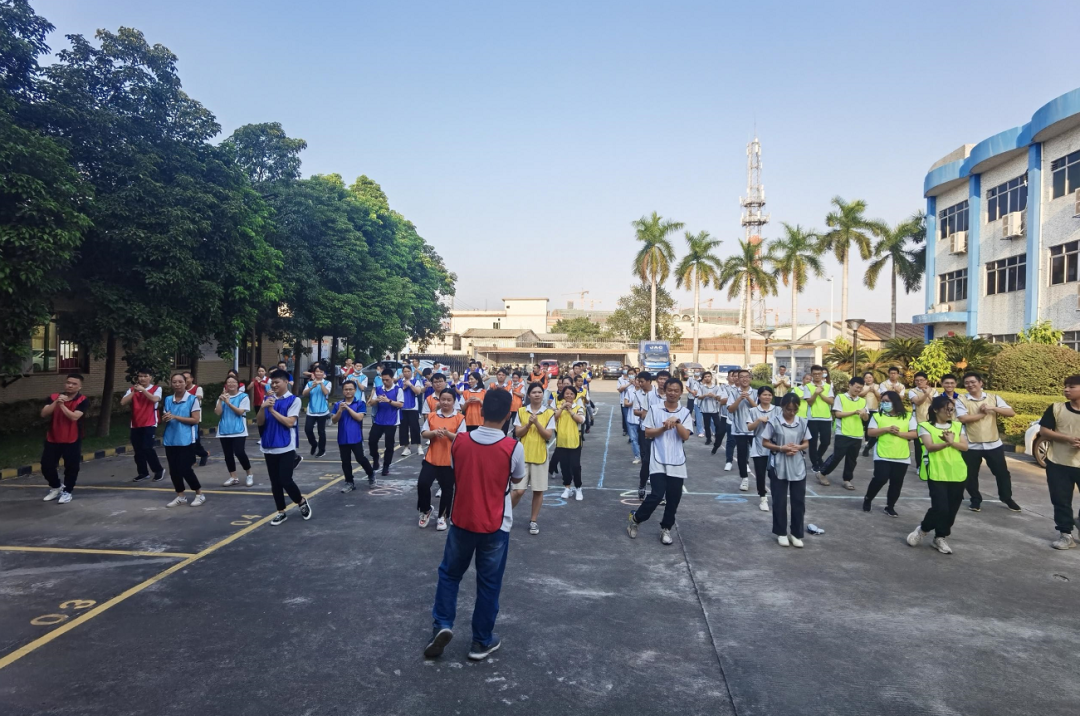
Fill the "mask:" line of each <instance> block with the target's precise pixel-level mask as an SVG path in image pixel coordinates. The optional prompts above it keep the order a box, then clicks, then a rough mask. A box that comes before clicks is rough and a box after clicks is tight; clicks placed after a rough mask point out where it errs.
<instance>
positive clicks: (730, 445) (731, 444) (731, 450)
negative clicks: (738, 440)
mask: <svg viewBox="0 0 1080 716" xmlns="http://www.w3.org/2000/svg"><path fill="white" fill-rule="evenodd" d="M732 421H733V418H732V417H731V416H728V423H727V432H726V434H727V448H726V449H727V461H728V462H731V458H733V457H734V456H735V439H734V438H733V436H732V435H731V423H732Z"/></svg>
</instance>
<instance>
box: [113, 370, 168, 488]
mask: <svg viewBox="0 0 1080 716" xmlns="http://www.w3.org/2000/svg"><path fill="white" fill-rule="evenodd" d="M163 399H164V394H163V393H162V392H161V386H160V385H154V377H153V376H152V375H151V374H150V371H148V370H139V371H138V372H137V373H136V374H135V382H134V383H133V384H132V386H131V387H130V388H128V391H127V392H126V393H124V397H123V398H121V399H120V405H130V406H131V433H130V438H129V440H130V441H131V447H132V449H133V450H134V451H135V469H136V470H138V473H137V474H136V475H135V479H134V480H132V482H142V481H143V480H149V479H150V473H151V472H153V473H154V482H161V481H162V480H163V479H164V478H165V469H164V468H162V467H161V461H160V460H159V459H158V456H157V452H156V451H155V450H154V434H155V433H156V432H157V426H158V408H159V407H160V403H161V401H162V400H163Z"/></svg>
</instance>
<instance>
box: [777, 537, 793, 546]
mask: <svg viewBox="0 0 1080 716" xmlns="http://www.w3.org/2000/svg"><path fill="white" fill-rule="evenodd" d="M776 542H777V544H779V545H780V546H781V547H790V546H791V542H790V541H789V540H788V536H787V535H779V536H777V538H776Z"/></svg>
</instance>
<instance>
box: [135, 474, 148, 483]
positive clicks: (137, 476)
mask: <svg viewBox="0 0 1080 716" xmlns="http://www.w3.org/2000/svg"><path fill="white" fill-rule="evenodd" d="M149 479H150V476H149V475H136V476H135V479H134V480H132V482H142V481H143V480H149Z"/></svg>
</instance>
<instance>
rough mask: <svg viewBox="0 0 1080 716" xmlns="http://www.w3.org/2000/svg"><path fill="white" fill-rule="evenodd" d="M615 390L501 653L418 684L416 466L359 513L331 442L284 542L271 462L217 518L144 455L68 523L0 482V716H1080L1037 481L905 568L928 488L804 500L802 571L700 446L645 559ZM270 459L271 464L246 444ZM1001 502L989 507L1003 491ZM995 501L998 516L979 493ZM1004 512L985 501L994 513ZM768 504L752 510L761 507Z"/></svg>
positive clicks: (433, 547) (1066, 590)
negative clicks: (665, 536) (155, 472)
mask: <svg viewBox="0 0 1080 716" xmlns="http://www.w3.org/2000/svg"><path fill="white" fill-rule="evenodd" d="M612 391H613V383H606V384H599V385H598V387H597V389H596V399H597V401H598V402H601V403H604V405H603V406H602V412H601V414H600V416H599V418H598V421H597V425H596V426H595V427H594V428H593V431H592V434H591V435H589V437H588V440H587V442H586V444H585V449H584V454H583V465H584V478H585V485H586V490H585V500H584V501H583V502H576V501H570V502H569V503H566V502H565V501H563V500H562V499H560V498H559V488H557V487H553V488H552V489H551V490H550V491H549V492H548V494H547V495H546V497H545V505H544V508H543V511H542V512H541V515H540V525H541V533H540V534H539V535H537V536H530V535H529V534H528V532H527V526H528V524H527V523H528V512H527V505H528V503H527V501H526V502H525V504H521V505H519V506H518V508H517V511H516V514H515V518H516V521H515V524H514V529H513V532H512V536H511V545H510V556H509V562H508V566H507V570H506V577H505V582H504V586H503V593H502V599H501V607H502V610H501V613H500V615H499V621H498V625H497V630H498V632H499V633H500V635H501V636H502V638H503V647H502V649H501V650H500V651H499V652H497V653H496V654H495V655H494V656H493V657H492V658H490V659H489V660H488V661H487V662H484V663H479V664H476V663H471V662H469V661H468V660H467V659H465V653H466V651H467V649H468V646H469V615H470V614H471V610H472V603H473V594H474V587H473V583H472V577H471V573H470V575H467V576H466V579H465V580H464V583H463V588H462V591H461V600H460V603H459V619H458V624H457V628H456V637H455V639H454V641H453V642H452V643H451V645H450V646H449V648H448V650H447V652H446V654H444V656H443V657H442V658H441V659H439V660H436V661H425V660H424V659H423V658H422V656H421V650H422V648H423V646H424V643H425V641H426V639H427V637H428V636H429V634H430V627H431V619H430V611H431V602H432V597H433V595H434V591H435V583H436V570H437V567H438V564H439V560H440V558H441V554H442V544H443V540H444V536H443V534H442V533H439V532H436V531H435V529H434V524H432V526H430V527H429V528H428V529H426V530H419V529H417V527H416V512H415V507H416V505H415V500H416V495H415V487H414V481H415V478H416V475H417V473H418V471H419V459H418V458H417V457H416V456H415V455H414V456H411V457H408V458H405V459H403V460H402V461H401V462H400V463H395V464H394V465H393V467H392V468H391V476H390V478H389V479H388V480H386V482H385V483H384V486H383V487H382V488H381V489H378V490H375V491H373V492H369V491H367V490H366V489H364V488H363V487H361V489H360V490H358V491H357V492H354V493H351V494H347V495H342V494H340V493H339V492H338V490H339V487H340V481H341V478H340V474H341V473H340V465H339V464H338V463H337V461H336V459H333V460H332V459H330V458H331V457H336V455H337V450H336V444H335V443H333V441H332V438H331V448H330V450H329V452H328V454H327V458H326V459H323V460H314V459H311V458H307V459H305V461H304V463H303V465H302V466H301V468H300V470H299V471H298V480H297V481H298V483H299V484H300V486H301V489H303V490H304V491H305V493H307V494H308V495H310V496H312V497H311V503H312V506H313V510H314V515H313V519H312V520H311V521H308V522H304V521H302V520H301V519H300V518H299V515H298V514H296V513H295V512H291V513H290V515H291V517H290V519H289V520H288V522H286V523H285V524H284V525H282V526H280V527H270V526H269V525H267V524H266V521H267V519H268V517H269V516H270V515H271V514H272V513H273V503H272V500H271V497H270V496H269V485H268V484H267V481H266V478H265V472H264V471H263V469H262V465H261V463H260V462H256V463H255V474H256V485H255V486H254V487H253V488H250V489H248V488H240V489H237V488H222V487H220V483H221V481H222V480H223V479H224V478H225V476H226V473H225V469H224V465H223V463H222V461H221V460H220V458H218V457H216V456H217V455H219V454H220V453H219V451H218V450H215V449H214V448H216V441H215V440H212V439H209V440H205V442H206V445H207V447H209V448H211V450H212V453H213V454H214V455H215V459H213V460H212V461H211V463H210V465H208V466H207V467H205V468H201V469H198V470H197V472H198V474H199V477H200V479H202V480H203V481H204V483H205V485H206V486H207V488H208V489H209V490H210V492H209V494H208V500H207V502H206V504H205V505H203V506H202V507H199V508H190V507H184V508H178V509H168V510H167V509H165V503H166V502H167V501H168V500H169V499H170V498H171V490H170V489H169V484H170V483H169V482H168V481H166V482H164V483H151V484H150V485H146V484H145V483H143V484H139V485H133V484H132V483H131V482H130V478H131V477H132V476H133V474H134V471H133V465H132V461H131V458H130V457H115V458H108V459H105V460H99V461H95V462H91V463H86V464H84V465H83V472H82V474H81V476H80V483H79V488H78V489H77V491H76V493H75V499H74V500H73V501H72V502H71V504H69V505H63V506H61V505H57V504H56V503H45V502H42V501H41V497H42V496H43V495H44V492H45V489H44V487H43V481H42V480H41V478H40V477H29V478H19V479H16V480H6V481H4V482H3V483H0V713H3V714H4V716H22V715H23V714H78V715H80V716H91V715H95V714H102V715H106V714H107V715H108V716H120V715H122V714H190V713H200V714H207V715H213V714H231V715H232V714H260V715H262V714H267V713H270V714H380V715H383V714H414V713H417V712H418V711H422V710H431V711H433V712H437V713H452V714H474V713H481V712H493V713H504V712H505V713H513V712H519V713H526V714H535V715H538V716H542V715H546V714H558V715H560V716H562V715H564V714H567V713H574V714H578V713H581V714H615V713H627V712H641V713H678V714H687V715H689V714H739V715H740V716H750V715H753V714H762V715H766V714H767V715H770V716H776V715H782V714H813V715H815V716H821V715H824V714H843V715H845V716H849V715H851V714H898V715H904V716H909V715H911V714H964V715H965V716H970V715H973V714H1005V713H1011V714H1040V715H1042V716H1052V715H1056V714H1062V715H1064V714H1075V713H1076V712H1077V709H1078V708H1080V678H1077V670H1076V668H1077V663H1078V662H1077V656H1078V655H1080V620H1078V619H1077V614H1078V610H1080V591H1078V590H1080V550H1075V551H1071V552H1064V553H1063V552H1056V551H1054V550H1051V549H1050V548H1049V542H1050V540H1051V539H1052V538H1053V537H1054V529H1053V522H1052V520H1051V517H1050V516H1051V508H1050V503H1049V498H1048V496H1047V494H1046V487H1045V483H1044V479H1043V477H1042V474H1041V472H1040V471H1038V470H1037V469H1035V468H1034V467H1033V465H1032V464H1031V463H1030V462H1027V461H1026V460H1024V459H1019V460H1010V462H1009V465H1010V468H1011V469H1012V473H1013V481H1014V486H1015V492H1016V499H1017V501H1018V502H1019V503H1020V504H1021V505H1022V506H1023V507H1024V512H1022V513H1020V514H1014V513H1011V512H1009V511H1008V510H1006V509H1005V508H1004V507H1001V506H1000V505H999V504H998V503H996V502H994V501H993V500H992V499H991V496H990V494H987V501H986V503H985V504H984V507H983V511H982V512H981V513H979V514H975V513H972V512H969V511H968V510H967V509H966V507H965V508H964V509H962V510H961V513H960V515H959V517H958V519H957V524H956V526H955V528H954V532H953V537H952V538H951V539H950V543H951V544H952V546H953V548H954V550H955V554H953V555H951V556H945V555H941V554H938V553H937V552H936V551H934V550H932V549H931V548H929V547H928V546H923V547H920V548H917V549H912V548H910V547H908V546H907V545H906V544H905V543H904V536H905V535H906V534H907V533H908V532H910V531H911V529H912V528H913V527H914V526H915V524H916V523H917V522H918V520H919V519H920V518H921V516H922V514H923V512H924V510H925V509H926V507H927V505H928V500H927V499H926V490H925V487H924V486H923V485H922V484H921V483H920V481H919V480H918V479H917V477H915V476H914V474H913V472H912V473H909V476H908V481H907V483H906V485H905V490H904V496H903V499H902V500H901V501H900V503H899V504H898V507H897V509H898V511H899V512H900V513H901V516H900V518H899V519H892V518H890V517H888V516H886V515H884V514H882V513H881V511H880V508H881V507H882V506H883V499H884V498H883V496H881V497H879V498H878V500H877V504H876V505H875V508H876V509H875V511H874V512H872V513H869V514H867V513H863V512H862V511H861V510H860V504H861V496H862V491H863V490H864V489H865V486H866V483H867V481H868V479H869V472H870V460H868V459H865V460H861V461H860V463H859V467H858V473H857V477H856V481H855V482H856V485H857V487H858V490H857V491H856V492H855V493H850V492H847V491H845V490H843V489H842V488H840V487H839V486H837V485H836V484H835V483H834V486H832V487H828V488H823V487H820V486H817V485H815V484H813V483H811V486H812V494H810V496H809V497H808V506H807V520H808V522H813V523H815V524H817V525H819V526H821V527H823V528H824V529H825V534H824V535H821V536H817V537H813V536H808V537H807V539H806V548H805V549H802V550H796V549H794V548H788V549H784V548H781V547H779V546H778V545H777V544H776V543H775V541H774V539H773V538H772V535H771V516H770V515H769V514H766V513H763V512H761V511H759V509H758V505H757V499H756V497H755V496H754V495H753V493H752V492H751V493H741V492H739V491H738V477H737V472H734V471H733V472H730V473H726V472H724V471H723V463H722V460H721V455H719V454H718V455H716V456H713V457H710V456H709V454H708V449H707V448H706V447H705V446H704V445H703V443H704V441H703V440H701V439H698V438H696V437H694V438H692V439H691V441H690V444H689V447H688V461H689V464H690V466H691V467H690V473H691V477H690V479H689V480H688V481H687V486H688V490H689V492H688V494H687V495H686V496H685V498H684V499H683V501H682V506H681V507H680V510H679V521H678V525H677V529H676V530H675V536H676V540H675V544H674V545H672V546H670V547H665V546H663V545H661V544H660V541H659V538H658V530H659V526H658V522H659V515H657V518H656V519H654V520H653V521H651V522H649V523H647V524H646V525H645V526H643V528H642V530H641V535H640V536H639V538H638V539H637V540H636V541H631V540H630V539H628V538H627V536H626V533H625V531H624V529H623V528H624V525H625V520H626V514H627V511H628V510H629V509H631V508H632V507H633V506H634V505H636V504H637V500H636V498H635V497H634V492H633V490H635V489H636V487H637V478H636V474H637V471H636V466H633V465H631V464H630V457H631V455H630V446H629V445H627V444H626V440H625V438H622V437H621V427H620V423H619V419H618V413H617V412H616V413H615V414H614V420H613V419H612V418H613V413H612V411H611V410H610V408H611V407H612V405H613V404H614V400H613V398H614V396H613V394H612ZM249 450H250V452H251V453H256V452H257V450H256V449H255V447H254V441H251V442H250V443H249ZM983 484H984V489H986V488H989V490H990V491H992V489H993V479H992V478H990V477H989V476H987V479H986V480H984V482H983ZM984 494H986V493H984ZM991 494H992V493H991ZM748 498H749V499H748Z"/></svg>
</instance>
